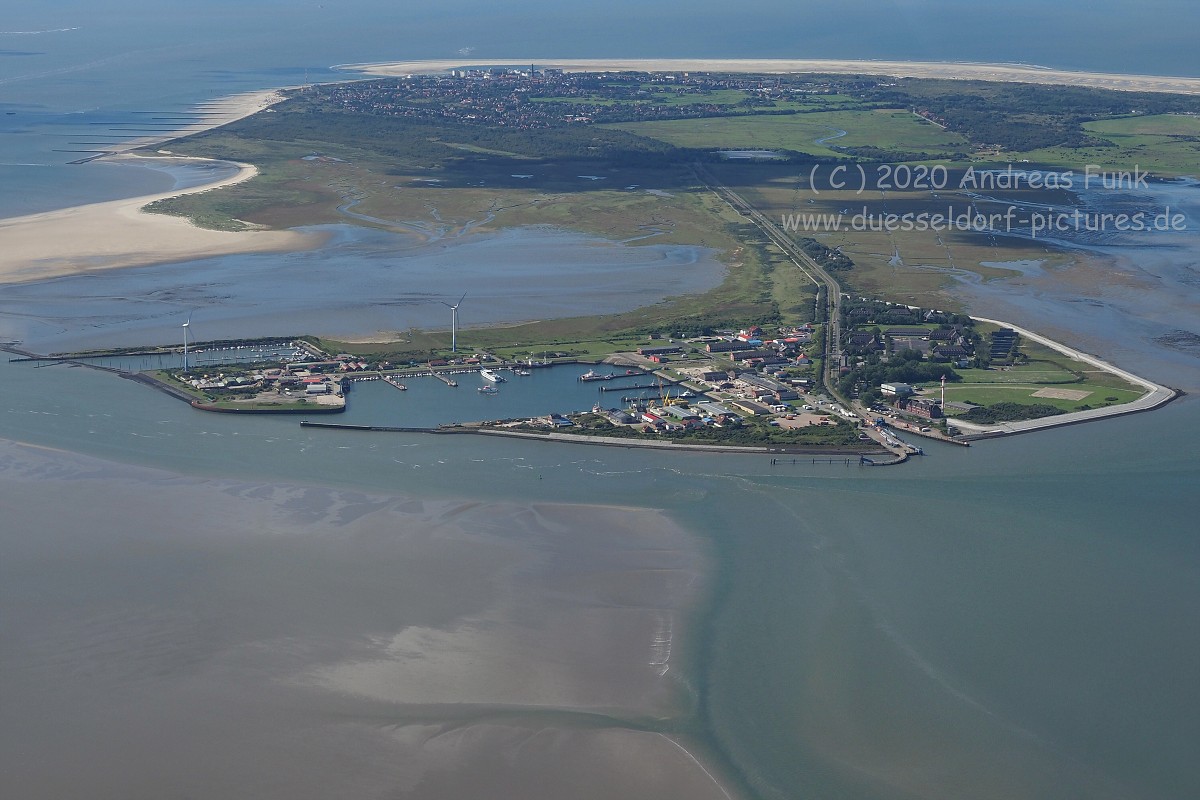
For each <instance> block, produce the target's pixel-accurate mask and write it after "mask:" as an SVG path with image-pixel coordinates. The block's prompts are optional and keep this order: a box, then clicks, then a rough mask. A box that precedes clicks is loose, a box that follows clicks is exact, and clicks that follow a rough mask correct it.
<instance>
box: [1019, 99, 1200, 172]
mask: <svg viewBox="0 0 1200 800" xmlns="http://www.w3.org/2000/svg"><path fill="white" fill-rule="evenodd" d="M1083 127H1084V129H1085V130H1086V131H1088V132H1089V133H1091V134H1092V135H1094V136H1096V137H1098V138H1101V139H1105V140H1107V141H1109V142H1111V143H1112V145H1113V146H1109V147H1081V148H1074V149H1072V148H1061V147H1054V148H1048V149H1044V150H1033V151H1030V152H1028V153H1021V154H1019V155H1020V157H1022V158H1028V159H1029V160H1031V161H1038V162H1043V163H1048V164H1058V165H1062V166H1064V167H1069V168H1072V169H1076V170H1080V169H1082V168H1083V166H1084V165H1086V164H1097V165H1099V166H1101V167H1107V168H1109V169H1116V170H1132V169H1133V167H1134V165H1135V164H1136V165H1137V166H1138V167H1140V168H1141V169H1142V170H1150V171H1152V172H1154V173H1155V174H1161V175H1198V174H1200V116H1188V115H1184V114H1156V115H1153V116H1137V117H1123V118H1121V119H1106V120H1100V121H1098V122H1088V123H1086V124H1084V126H1083ZM1082 180H1083V176H1082V175H1080V176H1079V177H1078V181H1080V182H1082Z"/></svg>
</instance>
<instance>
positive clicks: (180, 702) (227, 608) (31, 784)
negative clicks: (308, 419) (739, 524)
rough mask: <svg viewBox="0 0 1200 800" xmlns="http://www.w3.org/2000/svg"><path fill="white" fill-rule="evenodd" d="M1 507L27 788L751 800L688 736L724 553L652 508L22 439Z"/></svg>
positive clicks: (2, 686)
mask: <svg viewBox="0 0 1200 800" xmlns="http://www.w3.org/2000/svg"><path fill="white" fill-rule="evenodd" d="M326 447H328V448H330V449H332V445H330V444H328V443H325V444H319V449H320V450H325V448H326ZM312 455H314V456H316V452H314V453H313V454H312ZM429 457H430V458H434V456H433V455H430V456H429ZM409 471H411V467H409V466H406V465H400V464H398V465H397V466H396V472H395V475H396V479H397V483H401V482H404V475H405V474H407V473H408V472H409ZM68 494H69V495H70V497H71V502H69V503H64V502H63V497H64V496H65V495H68ZM0 506H2V507H4V508H5V509H6V514H7V516H6V525H5V526H3V529H2V530H0V548H2V549H3V550H4V552H5V559H4V561H3V563H2V564H0V579H3V580H0V585H3V586H4V588H5V590H6V596H7V598H9V599H10V600H11V601H12V602H11V603H10V604H9V605H8V606H7V607H6V619H5V623H6V629H5V630H6V638H7V639H8V640H9V641H10V642H11V643H12V647H11V648H9V649H10V650H11V656H12V657H11V658H10V659H8V661H7V662H6V664H5V669H4V671H3V675H2V676H0V694H3V696H5V697H6V698H9V697H11V698H13V702H12V703H11V704H6V708H5V714H4V719H3V720H2V721H0V744H4V745H9V746H6V747H0V772H3V773H4V775H5V777H6V785H8V786H9V787H11V789H12V792H13V793H14V794H15V795H17V796H23V797H35V796H46V797H50V796H72V795H78V794H81V793H86V794H87V795H88V796H93V797H116V796H130V795H136V796H147V797H150V796H162V795H164V794H169V793H170V792H171V790H172V788H171V787H178V786H180V785H188V786H190V787H191V791H192V792H193V793H195V794H197V795H198V796H211V797H239V796H245V794H246V791H245V787H247V786H253V787H254V789H255V790H254V792H253V794H254V796H255V797H263V798H270V797H280V798H283V797H287V798H314V800H315V798H318V797H360V796H361V797H384V796H388V797H391V796H399V795H403V796H405V797H411V798H414V800H442V798H454V797H469V796H480V795H491V796H498V797H529V798H534V799H535V800H536V799H538V798H547V799H548V798H551V797H564V796H581V797H582V796H588V797H631V798H647V800H650V798H655V800H674V799H675V798H678V800H685V799H686V800H709V798H712V800H722V799H723V798H728V797H729V796H730V795H729V793H728V792H729V791H730V789H728V788H727V787H723V785H722V777H721V775H720V774H719V773H718V772H717V771H716V770H715V769H714V768H713V767H712V766H711V765H709V764H704V763H701V760H700V759H701V757H702V755H703V753H701V751H698V750H696V748H695V747H694V746H693V744H692V743H691V742H689V741H688V740H687V738H686V737H683V736H680V735H676V734H675V733H673V729H674V728H675V725H674V724H673V720H677V719H678V718H679V717H680V716H682V715H685V714H687V713H689V711H688V709H689V707H690V703H689V702H688V701H687V700H686V696H687V691H686V685H687V684H686V681H684V680H683V679H682V676H681V675H680V674H679V671H678V662H679V660H680V659H681V658H682V656H681V654H680V653H679V652H678V651H679V648H680V645H681V641H682V639H683V638H685V637H686V636H687V635H688V631H687V629H686V625H685V618H686V616H687V609H688V608H689V607H690V606H691V604H692V603H693V602H694V601H695V600H696V599H697V592H698V590H699V588H700V581H701V577H702V575H703V573H704V572H705V571H706V569H707V567H708V564H707V556H706V555H705V553H704V552H703V551H702V547H701V545H700V543H699V542H698V541H697V540H696V539H694V538H693V537H692V536H691V535H690V534H688V533H687V532H686V531H685V530H683V529H682V528H681V527H679V526H678V525H677V524H676V523H674V522H673V521H672V520H670V519H669V518H667V517H666V516H665V515H663V514H661V513H660V512H658V511H655V510H653V509H638V508H629V507H619V506H601V505H564V504H555V503H529V502H497V501H493V500H487V499H483V498H471V499H466V500H456V499H437V498H429V497H420V496H412V495H410V496H404V495H388V494H375V493H365V492H361V491H354V490H346V489H338V488H333V487H326V486H319V485H304V484H294V483H273V482H266V483H263V482H247V481H241V480H230V479H223V478H216V477H214V478H204V477H193V476H187V475H178V474H174V473H170V472H166V471H162V470H158V469H154V468H148V467H139V466H130V465H123V464H118V463H113V462H108V461H103V460H100V459H96V458H92V457H89V456H85V455H80V454H74V453H62V452H55V451H52V450H48V449H45V448H35V447H30V446H27V445H22V444H16V443H12V442H8V441H4V440H2V439H0ZM31 532H36V534H37V535H32V534H31ZM22 597H25V598H33V599H30V600H28V601H23V600H19V599H18V598H22ZM660 722H661V724H659V723H660ZM655 728H659V729H658V730H655ZM17 742H22V743H23V744H22V745H21V746H20V747H17V746H16V743H17ZM29 753H34V754H36V755H37V757H36V758H31V757H28V754H29ZM197 753H203V758H197V757H196V754H197ZM45 764H58V765H62V768H61V769H53V770H48V769H47V768H46V767H45V766H44V765H45ZM146 765H150V767H149V768H147V767H146ZM579 787H587V791H582V792H581V791H577V789H578V788H579Z"/></svg>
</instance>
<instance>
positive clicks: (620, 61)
mask: <svg viewBox="0 0 1200 800" xmlns="http://www.w3.org/2000/svg"><path fill="white" fill-rule="evenodd" d="M531 63H532V64H534V65H536V66H537V67H539V68H545V67H550V68H556V69H563V70H567V71H570V72H593V71H602V70H613V71H618V70H619V71H635V72H748V73H788V72H827V73H839V74H860V75H894V76H896V77H902V78H949V79H956V80H975V81H1003V82H1006V83H1046V84H1055V85H1066V86H1090V87H1092V88H1096V89H1117V90H1123V91H1130V92H1178V93H1181V94H1200V77H1196V78H1178V77H1169V76H1159V75H1119V74H1113V73H1101V72H1073V71H1069V70H1056V69H1046V68H1043V67H1036V66H1026V65H1021V64H957V63H944V62H922V61H856V60H833V59H782V58H763V59H749V58H607V59H605V58H560V59H528V58H526V59H498V60H497V59H493V60H486V59H458V60H449V59H446V60H440V61H398V62H391V63H375V64H344V65H340V66H339V67H338V69H343V70H347V71H354V72H364V73H367V74H369V75H381V76H383V75H387V76H395V75H415V74H421V73H436V72H446V71H448V70H451V69H455V68H459V67H474V66H480V67H483V66H487V67H492V66H513V67H527V66H529V65H530V64H531Z"/></svg>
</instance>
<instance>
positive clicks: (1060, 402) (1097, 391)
mask: <svg viewBox="0 0 1200 800" xmlns="http://www.w3.org/2000/svg"><path fill="white" fill-rule="evenodd" d="M1043 388H1046V387H1043V386H1038V385H1036V384H1028V383H1026V384H1022V385H1019V386H1002V385H996V384H978V383H971V384H947V385H946V402H948V403H949V402H958V403H974V404H976V405H981V406H990V405H993V404H995V403H1021V404H1024V405H1031V404H1034V403H1038V404H1044V405H1050V406H1054V407H1055V408H1061V409H1062V410H1063V411H1078V410H1079V409H1080V407H1081V406H1085V405H1086V406H1089V407H1091V408H1102V407H1104V406H1112V405H1117V404H1119V403H1128V402H1131V401H1133V400H1136V399H1137V398H1139V397H1141V396H1142V392H1139V391H1131V390H1128V389H1114V388H1112V387H1110V386H1100V385H1097V384H1093V383H1072V384H1069V385H1066V386H1059V387H1051V388H1062V389H1069V390H1071V391H1080V392H1089V394H1088V395H1087V396H1086V397H1083V398H1080V399H1078V400H1074V399H1065V398H1056V397H1034V396H1033V394H1034V392H1037V391H1038V390H1039V389H1043ZM939 392H940V388H938V387H937V386H935V385H933V384H930V385H928V386H927V391H926V393H925V396H926V397H937V396H939ZM1109 397H1115V398H1116V400H1108V399H1107V398H1109ZM949 413H950V415H951V416H953V415H954V414H956V413H958V412H955V411H954V410H953V409H950V410H949Z"/></svg>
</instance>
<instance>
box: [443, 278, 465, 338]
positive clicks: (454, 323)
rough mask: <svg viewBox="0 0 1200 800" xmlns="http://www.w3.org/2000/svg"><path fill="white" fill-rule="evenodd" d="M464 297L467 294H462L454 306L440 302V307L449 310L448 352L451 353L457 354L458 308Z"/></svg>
mask: <svg viewBox="0 0 1200 800" xmlns="http://www.w3.org/2000/svg"><path fill="white" fill-rule="evenodd" d="M466 296H467V293H466V292H463V293H462V297H460V298H458V302H457V303H455V304H454V305H450V304H449V303H447V302H446V301H445V300H443V301H442V305H444V306H445V307H446V308H448V309H450V352H451V353H457V352H458V307H459V306H461V305H462V301H463V299H464V298H466Z"/></svg>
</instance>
